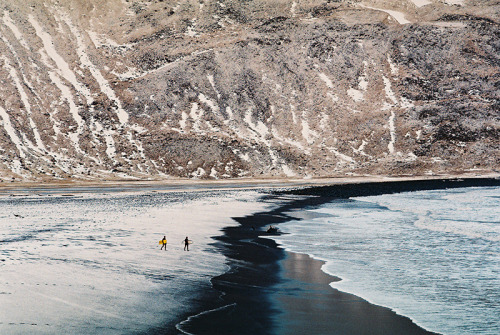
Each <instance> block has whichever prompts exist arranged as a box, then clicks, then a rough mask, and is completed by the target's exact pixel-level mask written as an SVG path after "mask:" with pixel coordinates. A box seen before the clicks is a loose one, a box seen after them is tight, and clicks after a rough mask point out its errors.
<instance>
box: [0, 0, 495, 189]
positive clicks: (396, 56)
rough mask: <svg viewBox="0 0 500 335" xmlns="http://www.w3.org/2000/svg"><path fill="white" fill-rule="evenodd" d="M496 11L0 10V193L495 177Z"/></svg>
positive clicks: (470, 7)
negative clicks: (13, 188) (76, 184)
mask: <svg viewBox="0 0 500 335" xmlns="http://www.w3.org/2000/svg"><path fill="white" fill-rule="evenodd" d="M499 14H500V5H499V4H498V1H479V0H477V1H472V0H471V1H463V2H462V1H437V0H429V1H427V0H411V1H410V0H408V1H389V0H387V1H361V2H360V1H319V0H317V1H315V0H309V1H284V0H272V1H270V0H266V1H264V0H261V1H259V0H249V1H233V0H221V1H207V0H205V1H201V0H196V1H194V0H192V1H170V0H164V1H161V0H157V1H153V0H150V1H136V0H122V1H120V0H106V1H104V0H88V1H79V0H65V1H63V0H60V1H57V0H47V1H44V2H42V1H37V0H27V1H22V2H20V1H17V0H2V2H1V3H0V178H1V180H9V181H10V180H33V181H42V180H54V179H66V178H77V179H88V180H99V179H103V178H106V179H129V178H139V179H151V178H154V179H164V178H171V177H188V178H231V177H292V176H294V177H322V176H343V175H346V174H391V175H401V174H431V173H444V172H447V173H450V172H464V171H470V170H474V169H482V170H484V171H493V170H495V169H497V168H498V167H499V166H500V149H499V148H500V145H499V144H500V140H499V138H500V112H499V111H500V104H499V99H500V86H499V83H500V67H499V65H500V26H499V24H500V23H499V22H498V18H499V17H500V15H499Z"/></svg>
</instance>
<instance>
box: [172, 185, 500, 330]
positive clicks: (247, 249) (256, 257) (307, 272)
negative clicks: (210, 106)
mask: <svg viewBox="0 0 500 335" xmlns="http://www.w3.org/2000/svg"><path fill="white" fill-rule="evenodd" d="M499 185H500V180H499V179H496V178H479V179H478V178H469V179H465V180H460V179H458V180H457V179H451V180H443V179H442V178H439V179H437V180H436V179H433V180H429V179H426V180H405V181H397V182H395V181H391V182H389V183H387V182H386V183H377V182H375V183H361V184H345V185H330V186H317V187H310V188H302V189H296V190H287V191H281V192H274V193H273V194H269V195H268V197H269V198H270V199H273V200H278V201H279V199H280V197H281V196H285V197H286V196H290V195H292V196H299V198H296V199H292V200H290V199H289V198H288V199H285V200H282V202H281V204H280V205H279V206H278V207H277V208H274V209H271V210H269V211H266V212H260V213H254V214H251V215H248V216H245V217H238V218H233V219H234V220H235V221H237V222H238V223H239V224H240V225H239V226H237V227H228V228H225V229H224V230H223V235H222V236H219V237H216V238H215V239H216V241H217V242H216V245H217V246H218V247H219V250H221V252H222V253H223V254H224V255H225V256H226V258H227V264H228V265H229V267H230V270H229V271H227V272H226V273H225V274H222V275H220V276H217V277H215V278H213V279H212V286H213V289H214V291H215V292H218V294H215V295H212V298H213V297H214V296H218V299H217V302H215V301H214V300H213V299H212V300H211V301H205V303H204V304H203V303H202V304H201V305H203V306H204V307H203V308H201V309H200V310H199V311H198V313H197V314H196V315H195V316H191V317H189V318H188V319H187V320H185V321H183V322H182V323H181V324H180V325H181V328H182V332H185V333H187V334H257V333H258V334H303V333H304V331H306V332H307V333H309V334H325V333H328V334H384V335H389V334H422V335H424V334H427V335H428V334H436V333H433V332H431V331H428V330H425V329H423V328H421V327H420V326H418V325H417V324H415V323H414V322H413V321H412V320H411V319H410V318H408V317H406V316H402V315H399V314H397V313H396V312H395V311H393V310H391V309H390V308H388V307H384V306H379V305H374V304H372V303H370V302H368V301H366V300H364V299H362V298H360V297H358V296H355V295H352V294H349V293H345V292H341V291H338V290H336V289H334V288H332V287H331V286H330V285H329V284H330V283H331V282H333V281H335V280H339V278H335V277H334V276H330V275H329V274H326V273H325V272H323V271H322V270H321V266H322V265H323V264H324V263H323V262H322V261H319V260H316V259H313V258H311V257H310V256H309V255H305V254H297V253H294V252H290V251H286V250H284V249H283V248H282V247H280V246H279V245H278V244H277V243H276V242H274V240H272V239H270V238H268V235H267V234H266V233H265V230H264V229H265V228H266V227H267V226H269V225H279V223H282V222H286V221H289V220H300V218H297V217H294V216H293V211H294V210H301V209H304V208H311V207H316V206H319V205H322V204H324V203H327V202H329V201H331V200H333V199H338V198H349V197H352V196H359V195H377V194H384V193H397V192H405V191H417V190H423V189H444V188H457V187H473V186H499ZM300 196H304V197H300ZM290 213H291V214H290ZM320 307H321V308H320ZM313 319H314V320H316V321H314V322H312V321H311V320H313Z"/></svg>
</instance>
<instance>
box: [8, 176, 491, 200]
mask: <svg viewBox="0 0 500 335" xmlns="http://www.w3.org/2000/svg"><path fill="white" fill-rule="evenodd" d="M460 179H472V180H477V179H500V173H499V172H488V173H484V174H480V173H462V174H440V175H432V176H424V175H416V176H374V175H363V176H361V175H360V176H349V177H324V178H311V179H307V178H241V179H219V180H202V179H162V180H102V181H82V180H72V181H69V180H65V181H60V182H55V181H50V182H35V181H34V182H31V181H30V182H1V183H0V195H1V194H8V193H11V192H16V191H22V192H37V191H39V192H43V191H45V192H50V191H55V190H61V191H67V190H71V191H72V192H75V193H81V192H88V191H93V190H94V189H96V188H103V189H106V190H109V191H112V190H119V189H127V191H144V190H151V191H157V192H170V191H200V190H204V189H207V190H208V189H209V190H219V189H262V188H266V189H283V188H294V189H295V188H305V189H311V188H318V187H333V186H338V185H359V184H372V183H377V184H379V183H388V182H395V183H404V182H408V181H435V180H460Z"/></svg>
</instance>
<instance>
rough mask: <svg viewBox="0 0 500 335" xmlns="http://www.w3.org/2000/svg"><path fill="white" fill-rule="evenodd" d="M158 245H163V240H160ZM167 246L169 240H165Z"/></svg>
mask: <svg viewBox="0 0 500 335" xmlns="http://www.w3.org/2000/svg"><path fill="white" fill-rule="evenodd" d="M158 244H163V240H160V241H159V242H158ZM165 244H167V240H165Z"/></svg>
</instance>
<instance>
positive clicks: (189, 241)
mask: <svg viewBox="0 0 500 335" xmlns="http://www.w3.org/2000/svg"><path fill="white" fill-rule="evenodd" d="M192 243H193V241H191V240H188V244H192ZM181 244H184V241H182V242H181Z"/></svg>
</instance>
